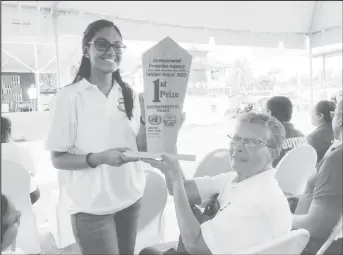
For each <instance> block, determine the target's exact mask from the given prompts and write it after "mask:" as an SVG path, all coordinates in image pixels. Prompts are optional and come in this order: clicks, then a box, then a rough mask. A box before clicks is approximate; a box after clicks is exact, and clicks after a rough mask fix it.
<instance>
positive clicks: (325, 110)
mask: <svg viewBox="0 0 343 255" xmlns="http://www.w3.org/2000/svg"><path fill="white" fill-rule="evenodd" d="M335 109H336V105H335V103H333V102H331V101H327V100H323V101H319V102H318V103H317V104H316V106H315V111H316V112H317V113H322V114H323V119H324V121H325V122H327V123H331V122H332V117H331V112H333V111H335Z"/></svg>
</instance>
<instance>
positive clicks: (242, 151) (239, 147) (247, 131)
mask: <svg viewBox="0 0 343 255" xmlns="http://www.w3.org/2000/svg"><path fill="white" fill-rule="evenodd" d="M269 137H270V131H269V130H268V128H267V127H264V126H262V125H261V124H257V123H248V122H241V123H239V124H238V126H237V128H236V131H235V133H234V134H233V138H234V139H233V140H232V141H231V142H230V149H229V151H230V156H231V167H232V169H234V170H235V171H236V172H237V173H238V174H241V175H243V176H247V177H251V176H254V175H255V174H257V173H259V172H261V171H263V170H266V169H268V168H270V167H271V164H272V161H273V159H272V154H271V152H270V149H269V148H268V140H269ZM235 138H236V139H235ZM242 139H244V140H245V141H244V142H243V141H242ZM235 140H236V141H235ZM266 144H267V145H266Z"/></svg>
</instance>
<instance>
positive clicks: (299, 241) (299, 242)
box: [238, 229, 310, 255]
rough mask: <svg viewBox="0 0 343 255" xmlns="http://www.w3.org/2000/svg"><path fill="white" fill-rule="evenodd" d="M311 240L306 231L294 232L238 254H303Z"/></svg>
mask: <svg viewBox="0 0 343 255" xmlns="http://www.w3.org/2000/svg"><path fill="white" fill-rule="evenodd" d="M309 239H310V233H309V232H308V231H307V230H305V229H298V230H292V231H290V232H289V233H287V234H286V235H284V236H281V237H278V238H274V239H273V240H271V241H270V242H268V243H265V244H261V245H258V246H256V247H254V248H252V249H249V250H247V251H244V252H242V253H238V254H268V255H270V254H274V255H277V254H284V255H285V254H292V255H297V254H301V253H302V251H303V250H304V249H305V247H306V245H307V243H308V241H309Z"/></svg>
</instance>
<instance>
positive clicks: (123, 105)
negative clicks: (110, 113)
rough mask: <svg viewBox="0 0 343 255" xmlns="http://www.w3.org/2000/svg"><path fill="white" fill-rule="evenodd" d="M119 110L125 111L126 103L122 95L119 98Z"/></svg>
mask: <svg viewBox="0 0 343 255" xmlns="http://www.w3.org/2000/svg"><path fill="white" fill-rule="evenodd" d="M117 108H118V110H119V111H121V112H125V104H124V98H122V97H120V98H118V106H117Z"/></svg>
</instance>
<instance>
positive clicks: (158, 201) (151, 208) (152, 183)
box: [138, 169, 168, 230]
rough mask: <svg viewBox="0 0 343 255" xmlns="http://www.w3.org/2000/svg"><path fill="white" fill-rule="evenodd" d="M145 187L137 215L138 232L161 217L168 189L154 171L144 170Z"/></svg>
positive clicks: (162, 179) (159, 175)
mask: <svg viewBox="0 0 343 255" xmlns="http://www.w3.org/2000/svg"><path fill="white" fill-rule="evenodd" d="M145 174H146V186H145V190H144V194H143V198H142V204H141V205H142V206H141V209H140V213H139V221H138V230H140V229H143V228H144V227H145V226H146V225H148V224H149V223H150V222H151V221H152V220H153V219H154V218H156V217H157V216H159V215H162V213H163V210H164V207H165V206H166V203H167V198H168V189H167V185H166V182H165V180H164V178H163V177H162V176H161V174H159V173H157V172H155V171H154V170H150V169H147V170H145Z"/></svg>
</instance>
